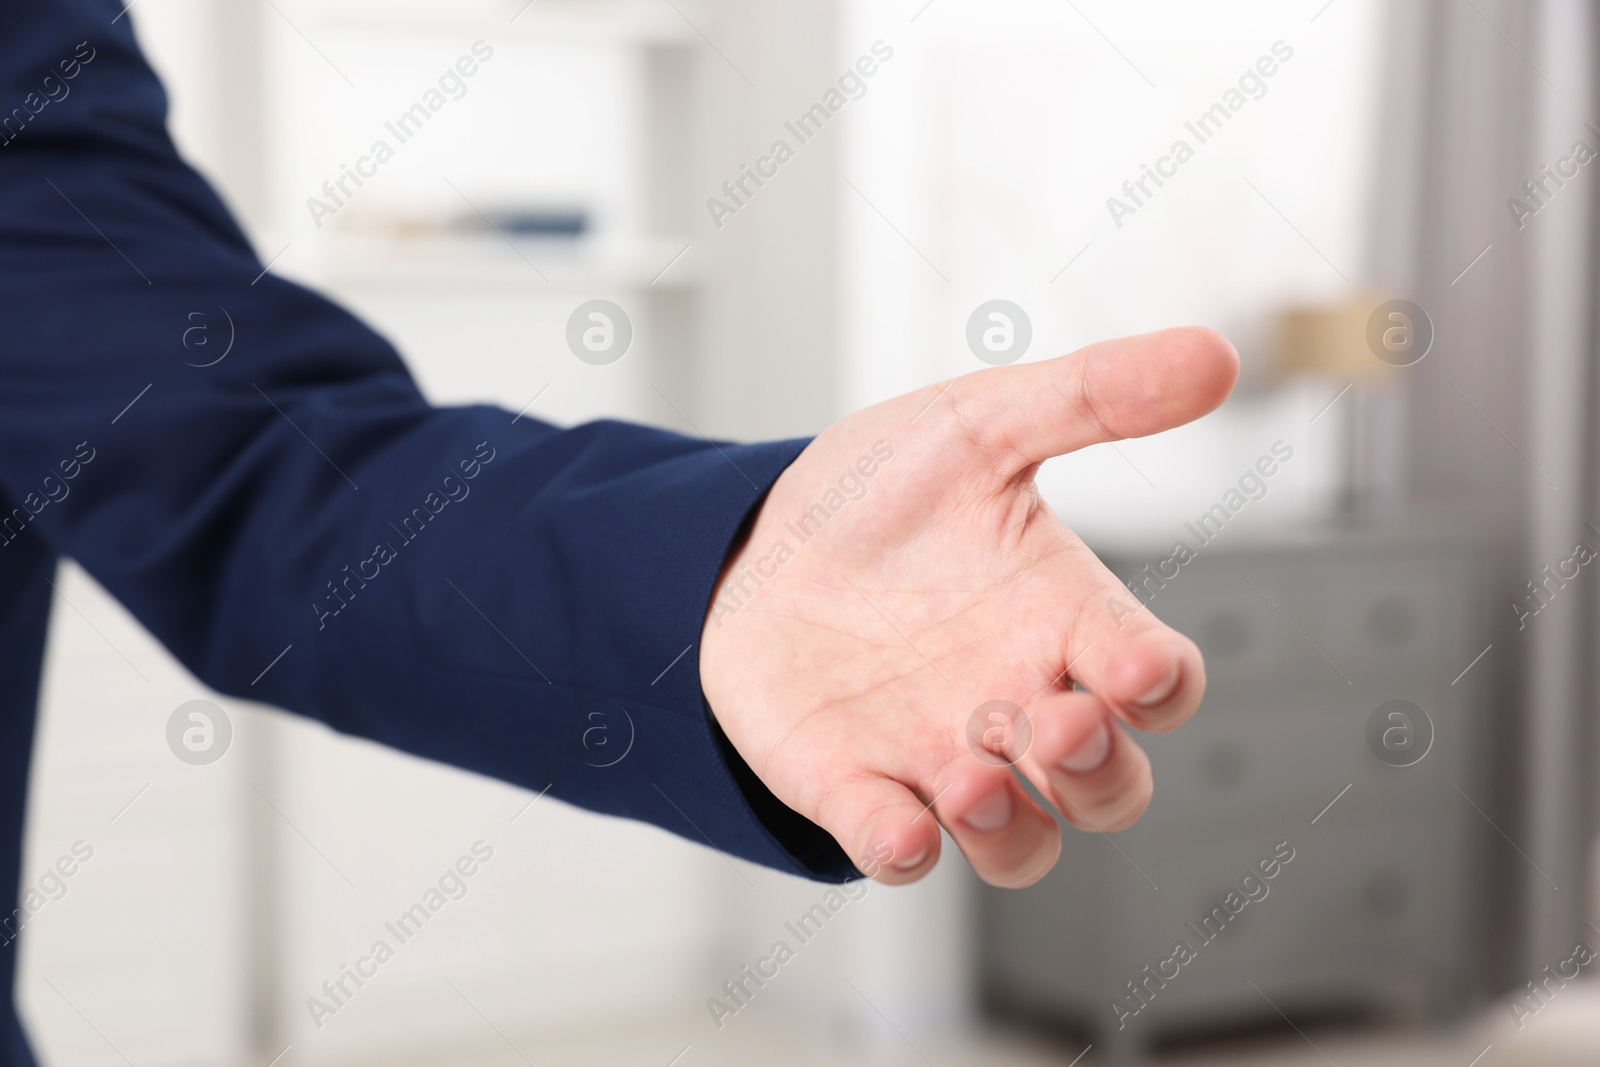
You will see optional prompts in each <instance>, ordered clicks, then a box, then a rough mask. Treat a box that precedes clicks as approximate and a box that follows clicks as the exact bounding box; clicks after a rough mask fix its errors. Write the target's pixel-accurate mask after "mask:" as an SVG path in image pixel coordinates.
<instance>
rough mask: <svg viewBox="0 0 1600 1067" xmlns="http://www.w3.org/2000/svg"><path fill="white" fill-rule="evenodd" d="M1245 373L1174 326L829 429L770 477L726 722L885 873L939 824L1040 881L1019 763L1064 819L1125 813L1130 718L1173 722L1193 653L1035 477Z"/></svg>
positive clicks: (1049, 822) (853, 851) (1092, 821)
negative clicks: (1043, 467)
mask: <svg viewBox="0 0 1600 1067" xmlns="http://www.w3.org/2000/svg"><path fill="white" fill-rule="evenodd" d="M1237 374H1238V357H1237V356H1236V355H1235V353H1234V351H1233V348H1232V346H1231V345H1229V343H1228V342H1227V341H1226V340H1225V339H1224V338H1222V337H1221V336H1219V335H1217V334H1215V333H1213V332H1211V331H1208V330H1203V329H1178V330H1166V331H1163V332H1160V333H1154V334H1146V335H1144V336H1141V337H1132V338H1126V339H1123V340H1119V341H1110V342H1106V343H1103V344H1097V345H1092V346H1090V347H1088V348H1085V349H1083V350H1081V351H1079V352H1076V353H1073V354H1072V355H1068V356H1062V357H1060V358H1058V359H1052V360H1048V361H1045V362H1040V363H1030V364H1022V365H1017V366H1011V367H997V368H994V369H989V370H981V371H978V372H976V373H974V374H969V375H966V376H965V377H961V378H956V379H954V380H952V381H949V382H946V383H943V384H941V385H935V386H929V387H927V388H925V389H921V390H918V391H917V392H914V393H910V394H907V395H905V396H901V397H898V398H896V399H894V400H890V401H887V402H886V403H883V404H879V405H877V406H875V407H871V408H868V409H866V410H865V411H861V412H858V413H856V414H854V415H851V416H849V417H847V418H845V419H843V420H841V421H840V422H838V423H835V424H834V425H833V426H831V427H829V428H828V429H827V430H826V431H824V432H823V433H822V434H821V435H820V436H818V437H817V438H816V440H815V441H813V442H812V443H811V444H810V445H809V446H808V447H807V448H806V449H805V451H804V452H802V453H801V454H800V456H799V458H798V459H796V461H795V462H794V463H793V464H792V465H791V466H790V467H789V469H788V470H787V471H785V472H784V474H783V475H782V477H780V478H779V479H778V481H777V483H776V484H775V485H774V486H773V488H772V492H771V493H770V494H769V495H768V497H767V499H766V501H765V503H764V504H763V505H762V507H761V510H760V512H759V514H758V515H757V516H756V519H755V521H754V523H753V524H752V526H751V528H750V531H749V534H748V537H747V539H746V540H745V542H744V543H743V544H742V545H741V546H740V547H739V549H738V550H737V551H736V552H735V553H734V554H733V555H732V557H731V558H730V559H729V561H728V563H727V566H726V567H725V569H724V572H723V576H722V579H721V581H720V582H719V585H718V591H717V595H716V597H715V599H714V601H713V604H712V606H711V610H710V612H709V614H708V616H707V620H706V625H705V629H704V634H703V639H702V641H701V645H700V671H701V679H702V684H703V686H704V689H705V693H706V697H707V699H708V700H709V702H710V705H711V708H712V711H713V714H715V716H716V717H717V720H718V722H719V723H720V724H721V726H722V729H723V731H724V732H725V733H726V734H727V736H728V739H729V740H730V741H731V742H732V743H733V745H734V747H735V748H736V749H738V751H739V753H740V754H741V755H742V756H743V757H744V759H745V760H746V761H747V762H748V763H749V765H750V767H751V768H752V769H753V770H754V771H755V772H756V774H757V775H759V776H760V778H761V780H762V781H763V782H765V783H766V785H767V787H768V788H770V789H771V790H772V792H773V793H774V794H775V795H776V796H777V797H778V798H779V799H780V800H782V801H783V802H784V803H785V804H787V805H789V806H790V807H791V808H793V809H794V810H796V811H798V812H799V813H800V814H802V815H805V816H806V817H807V818H809V819H811V820H812V821H813V822H815V823H817V824H818V825H820V826H821V827H822V828H823V829H825V830H827V831H828V832H829V833H830V834H832V835H833V836H834V838H835V839H837V841H838V842H839V844H840V846H841V847H842V848H844V849H845V851H846V853H847V854H848V855H849V856H850V857H851V858H852V859H853V860H855V862H856V863H857V865H858V866H860V867H862V868H863V869H864V870H866V871H867V872H868V873H870V874H872V876H873V877H875V878H877V879H878V880H880V881H883V882H888V883H892V884H896V883H903V882H911V881H915V880H916V879H918V878H920V877H922V876H923V875H924V874H926V873H927V872H928V871H929V870H930V869H932V867H933V865H934V864H935V863H936V862H937V861H938V858H939V847H940V835H939V832H938V825H936V823H935V820H937V824H940V825H943V826H944V828H945V829H946V830H947V831H948V832H949V833H950V836H951V837H952V838H953V839H954V840H955V842H956V844H957V845H958V846H959V847H960V849H961V851H962V852H963V853H965V854H966V857H967V859H968V861H969V862H970V863H971V864H972V866H973V868H974V869H975V870H976V871H977V872H978V873H979V875H981V876H982V877H983V878H984V879H985V880H986V881H988V882H990V883H992V884H995V885H1002V886H1023V885H1028V884H1030V883H1032V882H1034V881H1037V880H1038V879H1039V878H1041V877H1043V876H1044V874H1045V873H1046V872H1047V871H1048V870H1049V869H1050V868H1051V866H1053V865H1054V863H1055V861H1056V858H1057V856H1058V855H1059V854H1060V851H1061V841H1060V837H1059V834H1058V832H1057V829H1056V823H1055V820H1054V819H1052V818H1051V817H1050V815H1049V814H1047V813H1046V812H1045V811H1044V810H1043V809H1042V808H1041V807H1040V806H1039V805H1038V804H1037V803H1036V802H1035V801H1034V800H1033V799H1032V798H1031V797H1029V795H1028V794H1027V793H1026V792H1025V791H1024V790H1023V789H1022V787H1021V786H1020V784H1019V783H1018V782H1017V780H1016V779H1015V777H1014V774H1013V769H1012V768H1013V767H1015V769H1016V770H1018V771H1020V772H1021V773H1022V774H1025V775H1026V776H1027V777H1028V779H1029V780H1030V781H1031V782H1032V783H1033V785H1034V786H1035V788H1037V790H1038V791H1039V793H1040V795H1042V796H1044V797H1048V798H1049V799H1050V801H1051V802H1052V803H1053V804H1054V805H1055V806H1056V807H1057V809H1058V810H1059V811H1060V812H1061V814H1062V815H1063V816H1064V817H1065V818H1066V820H1067V821H1068V822H1070V823H1071V824H1073V825H1074V826H1077V827H1079V828H1081V829H1084V830H1116V829H1121V828H1123V827H1126V826H1128V825H1129V824H1131V823H1132V822H1133V821H1134V820H1135V819H1137V818H1138V817H1139V815H1140V814H1141V813H1142V812H1143V811H1144V809H1145V807H1146V806H1147V805H1148V804H1149V801H1150V795H1151V778H1150V763H1149V760H1148V759H1147V758H1146V757H1145V754H1144V752H1143V750H1142V749H1140V747H1139V746H1138V744H1137V743H1136V742H1135V741H1134V740H1133V737H1132V735H1131V734H1130V733H1129V732H1128V730H1127V727H1128V726H1132V727H1134V728H1136V729H1139V730H1170V729H1173V728H1175V727H1176V726H1178V725H1179V724H1181V723H1182V722H1183V721H1184V720H1185V719H1187V718H1188V717H1189V716H1190V715H1191V714H1193V712H1194V710H1195V708H1196V707H1198V706H1199V703H1200V698H1201V695H1202V693H1203V692H1204V689H1205V668H1204V665H1203V663H1202V661H1201V657H1200V652H1199V650H1198V649H1197V648H1196V647H1195V645H1194V643H1193V642H1191V641H1190V640H1188V639H1187V638H1185V637H1183V636H1182V635H1181V634H1179V633H1177V632H1176V631H1174V630H1172V629H1169V628H1168V627H1167V626H1165V625H1163V624H1162V623H1161V622H1160V621H1159V620H1157V619H1156V618H1154V617H1153V616H1152V615H1151V614H1150V613H1149V612H1148V611H1146V610H1143V609H1142V607H1141V606H1140V604H1139V603H1138V601H1136V600H1134V599H1133V597H1132V596H1131V595H1130V594H1129V593H1128V591H1127V590H1126V589H1125V588H1123V586H1122V585H1121V584H1120V583H1119V582H1118V581H1117V579H1116V578H1115V577H1114V576H1113V575H1112V574H1111V573H1110V572H1109V571H1108V570H1107V569H1106V568H1105V566H1104V565H1103V564H1101V562H1100V561H1099V559H1097V558H1096V557H1095V555H1094V554H1093V553H1092V552H1090V551H1089V550H1088V549H1087V548H1086V547H1084V545H1083V542H1081V541H1079V540H1078V539H1077V537H1076V536H1074V535H1073V533H1072V531H1071V530H1069V529H1067V528H1066V526H1064V525H1063V524H1062V523H1061V521H1060V520H1059V519H1058V518H1057V517H1056V516H1055V514H1054V513H1053V512H1052V511H1051V510H1050V508H1049V507H1047V506H1046V505H1045V504H1044V503H1043V501H1041V500H1040V498H1039V494H1038V491H1037V489H1036V488H1035V486H1034V473H1035V472H1036V471H1037V470H1038V467H1039V464H1040V463H1042V462H1043V461H1044V460H1046V459H1048V458H1050V457H1052V456H1059V455H1064V454H1066V453H1068V452H1073V451H1076V450H1078V449H1080V448H1085V447H1087V446H1089V445H1092V444H1096V443H1099V442H1102V441H1115V440H1120V439H1123V438H1129V437H1142V436H1145V435H1147V434H1152V433H1156V432H1159V431H1161V430H1165V429H1169V428H1171V427H1174V426H1179V425H1181V424H1183V423H1186V422H1189V421H1191V420H1193V419H1195V418H1198V417H1200V416H1201V415H1204V414H1206V413H1207V412H1209V411H1211V410H1212V409H1213V408H1215V407H1216V406H1217V405H1218V404H1220V403H1221V402H1222V401H1223V399H1224V398H1225V397H1226V396H1227V395H1228V392H1229V390H1231V389H1232V387H1233V383H1234V380H1235V378H1236V377H1237ZM1074 683H1076V686H1075V684H1074ZM1017 709H1020V712H1018V711H1017ZM997 727H998V729H996V728H997Z"/></svg>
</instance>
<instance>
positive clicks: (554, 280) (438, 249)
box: [315, 234, 696, 293]
mask: <svg viewBox="0 0 1600 1067" xmlns="http://www.w3.org/2000/svg"><path fill="white" fill-rule="evenodd" d="M688 244H689V242H688V241H687V240H680V241H671V240H649V241H638V242H603V241H600V242H597V241H563V240H554V239H544V238H513V239H512V240H511V241H510V242H508V241H506V240H505V239H502V238H501V237H499V236H498V235H495V234H485V235H481V236H479V235H461V236H456V235H451V236H440V237H418V238H409V239H386V238H375V237H365V236H362V237H354V236H339V237H330V238H328V239H327V240H326V241H325V242H324V244H323V245H322V247H321V249H320V250H319V254H318V263H317V266H316V268H315V271H316V274H317V276H318V277H319V278H320V279H321V280H322V281H323V282H324V283H325V284H328V285H330V286H333V287H335V288H341V289H351V288H355V289H389V290H427V291H429V292H440V291H445V292H460V291H478V292H481V291H484V290H499V291H515V292H528V293H538V292H539V291H540V290H552V289H561V290H573V289H582V290H592V291H596V292H604V291H606V290H613V291H614V290H621V289H648V290H652V291H661V292H673V291H678V290H683V289H685V288H688V287H690V286H692V285H693V284H694V283H695V273H696V272H695V270H694V262H693V261H694V250H693V248H692V246H691V247H690V249H689V251H688V252H687V253H686V254H683V255H682V256H681V258H676V261H674V260H675V257H679V254H680V253H683V252H684V246H685V245H688ZM669 264H670V267H671V269H667V268H668V266H669Z"/></svg>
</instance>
